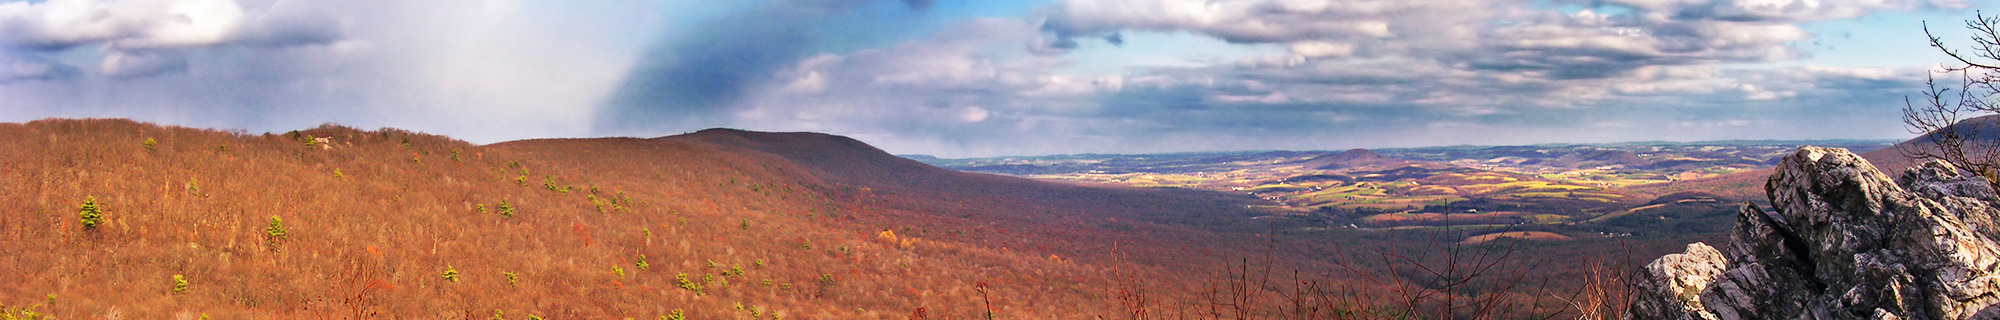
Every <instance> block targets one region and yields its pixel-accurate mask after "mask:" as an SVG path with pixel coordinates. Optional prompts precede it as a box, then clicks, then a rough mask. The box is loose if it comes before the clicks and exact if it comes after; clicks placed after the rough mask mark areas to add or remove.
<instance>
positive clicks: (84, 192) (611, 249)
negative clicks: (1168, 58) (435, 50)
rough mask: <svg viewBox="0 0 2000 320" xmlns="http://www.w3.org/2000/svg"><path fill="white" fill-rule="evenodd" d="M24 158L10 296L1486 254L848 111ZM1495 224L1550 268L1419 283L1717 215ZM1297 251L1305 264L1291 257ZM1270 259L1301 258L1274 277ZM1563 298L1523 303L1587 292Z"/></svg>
mask: <svg viewBox="0 0 2000 320" xmlns="http://www.w3.org/2000/svg"><path fill="white" fill-rule="evenodd" d="M0 177H5V179H0V208H5V209H0V210H4V211H5V212H0V213H4V214H0V239H4V240H0V254H5V255H7V256H9V257H12V259H13V260H12V261H14V263H8V264H0V282H4V283H8V284H10V285H8V286H0V313H5V314H7V315H10V316H17V317H28V316H30V315H35V316H44V315H46V316H52V317H56V318H100V317H101V318H114V319H116V318H141V319H198V318H202V317H209V318H211V319H268V318H339V319H350V318H352V319H359V318H378V317H383V318H452V319H460V318H467V319H469V318H480V319H488V318H505V319H524V318H528V317H530V316H534V317H538V318H543V319H618V318H634V319H654V318H658V317H665V316H670V315H674V314H679V315H682V316H683V317H685V318H687V319H714V318H760V319H762V318H769V319H780V318H789V319H906V318H919V317H916V316H918V315H928V317H930V318H944V317H951V318H961V319H975V318H982V317H983V316H984V315H986V314H987V313H988V312H991V314H993V315H995V316H996V318H1007V319H1050V318H1090V317H1100V316H1103V317H1116V318H1124V317H1128V316H1129V315H1132V314H1134V313H1135V312H1157V313H1160V314H1166V312H1179V314H1181V315H1183V316H1190V317H1197V318H1204V317H1229V316H1227V314H1225V313H1214V314H1209V313H1189V312H1193V311H1192V310H1196V309H1194V308H1195V307H1194V306H1201V305H1213V303H1220V301H1224V300H1231V301H1248V302H1244V303H1252V302H1255V303H1258V304H1255V305H1250V304H1243V305H1240V306H1239V307H1240V310H1238V311H1236V312H1239V313H1237V314H1244V315H1251V316H1249V317H1251V318H1258V317H1262V316H1266V315H1271V314H1273V313H1271V312H1290V311H1284V310H1293V311H1296V310H1298V309H1287V308H1292V307H1287V306H1306V305H1303V304H1299V305H1288V304H1284V303H1281V302H1284V301H1283V300H1282V299H1283V298H1282V297H1287V295H1284V294H1280V293H1283V292H1294V293H1296V292H1311V293H1312V295H1309V296H1300V295H1290V297H1318V298H1320V299H1325V300H1318V301H1319V302H1314V304H1311V306H1315V307H1312V308H1313V309H1311V310H1318V311H1311V312H1313V314H1326V315H1332V314H1335V313H1328V312H1350V313H1347V314H1350V315H1353V314H1366V315H1373V316H1372V317H1395V315H1396V314H1397V313H1396V312H1397V311H1394V310H1399V309H1396V308H1395V307H1390V306H1393V305H1394V304H1395V303H1396V302H1395V301H1398V300H1397V298H1396V297H1393V296H1382V295H1380V293H1382V292H1390V291H1388V290H1389V289H1392V288H1397V287H1398V286H1403V287H1404V288H1405V289H1408V288H1410V287H1408V286H1410V285H1411V284H1414V283H1436V281H1439V279H1436V278H1428V277H1423V276H1418V275H1414V274H1408V273H1399V272H1396V271H1394V270H1399V268H1410V267H1422V266H1437V265H1438V264H1439V263H1444V264H1447V265H1448V264H1451V263H1457V262H1453V261H1459V260H1449V259H1447V260H1438V259H1440V258H1443V257H1450V256H1452V255H1442V256H1439V255H1429V254H1427V253H1429V252H1437V251H1435V250H1442V249H1440V248H1444V247H1437V244H1448V245H1451V244H1455V243H1460V242H1459V240H1464V239H1469V238H1470V237H1471V236H1472V235H1470V234H1465V233H1462V232H1436V233H1410V232H1393V231H1366V232H1363V231H1354V230H1337V229H1324V228H1300V227H1299V226H1298V225H1297V224H1299V223H1301V222H1302V221H1308V220H1302V219H1299V218H1300V217H1298V216H1294V215H1292V214H1290V213H1286V212H1281V211H1279V212H1274V211H1271V210H1268V209H1267V208H1262V206H1259V205H1257V204H1259V203H1263V202H1261V201H1262V200H1259V199H1256V198H1252V197H1250V196H1248V195H1245V194H1242V193H1221V192H1210V191H1199V190H1188V189H1178V188H1133V187H1111V186H1086V185H1077V184H1068V183H1059V182H1047V181H1038V180H1031V179H1025V178H1017V177H1009V176H998V175H988V174H977V173H966V172H959V171H951V170H945V169H940V168H937V167H932V166H929V165H925V164H923V163H920V162H916V161H913V160H907V159H904V158H899V157H895V156H892V155H889V154H888V153H885V152H883V151H881V150H879V149H875V148H873V147H870V146H868V145H866V144H864V143H861V142H859V141H856V140H853V139H849V138H845V137H839V136H833V135H825V134H816V133H765V132H750V131H740V130H728V129H714V130H704V131H700V132H695V133H691V134H686V135H679V136H669V137H659V138H650V139H646V138H592V139H536V140H523V141H510V142H502V143H495V144H489V145H475V144H470V143H466V142H463V141H457V140H452V139H450V138H448V137H443V136H437V135H430V134H424V133H418V132H410V131H403V130H396V129H380V130H360V129H354V128H347V127H340V126H334V125H325V126H320V127H316V128H311V129H306V130H299V131H293V132H285V133H264V134H250V133H245V132H233V131H224V130H213V129H194V128H183V127H171V126H158V125H153V124H146V123H139V122H133V121H128V120H115V119H111V120H106V119H89V120H75V119H51V120H41V121H34V122H29V123H16V124H0ZM85 207H90V208H93V209H94V211H95V212H96V213H97V214H96V216H97V217H99V218H98V219H95V220H92V219H89V218H87V217H88V216H90V215H86V214H84V212H86V211H92V210H85V209H84V208H85ZM1488 238H1494V239H1485V238H1482V239H1481V240H1494V241H1470V242H1465V243H1476V244H1456V245H1452V246H1453V247H1450V248H1456V246H1459V245H1478V246H1482V247H1481V248H1485V249H1481V250H1505V251H1504V252H1518V253H1519V254H1518V255H1508V256H1509V257H1518V258H1513V260H1508V261H1510V262H1509V263H1508V264H1506V266H1507V268H1512V269H1508V270H1509V272H1495V273H1493V274H1507V275H1517V276H1518V277H1515V278H1509V279H1516V280H1520V279H1524V278H1519V277H1526V276H1529V275H1532V276H1534V277H1535V278H1536V279H1542V278H1546V279H1549V280H1544V281H1545V286H1544V287H1539V288H1534V289H1531V288H1518V289H1513V287H1511V286H1499V287H1492V286H1486V287H1480V288H1488V289H1479V290H1467V289H1465V288H1458V287H1450V286H1447V287H1438V288H1426V289H1421V290H1419V291H1407V290H1406V291H1405V292H1448V293H1447V294H1444V295H1441V296H1439V295H1433V296H1431V297H1442V296H1453V297H1457V296H1466V297H1473V296H1479V295H1482V294H1487V295H1492V296H1495V297H1506V299H1491V300H1486V301H1496V302H1514V301H1524V303H1528V304H1523V305H1524V306H1525V305H1536V304H1533V302H1535V301H1541V302H1550V301H1553V300H1549V299H1552V298H1550V297H1551V295H1549V293H1550V292H1555V291H1547V290H1556V291H1562V290H1570V291H1565V292H1575V291H1574V290H1578V289H1579V288H1582V287H1583V286H1585V285H1586V282H1580V281H1581V280H1578V279H1586V277H1583V276H1582V275H1586V274H1589V272H1593V271H1591V270H1593V269H1590V268H1591V267H1590V266H1598V267H1602V266H1604V263H1614V264H1615V263H1626V262H1617V261H1611V260H1592V259H1575V258H1569V257H1575V256H1578V255H1586V256H1592V255H1594V256H1610V255H1611V254H1612V253H1614V252H1621V251H1622V252H1627V254H1628V255H1631V254H1638V255H1639V256H1645V255H1649V254H1657V253H1661V252H1666V251H1668V250H1671V249H1673V246H1672V245H1674V244H1678V243H1682V242H1684V241H1685V240H1687V239H1686V238H1661V239H1657V240H1637V239H1635V240H1634V241H1623V240H1617V239H1603V238H1586V239H1574V240H1568V241H1570V242H1568V243H1565V244H1564V245H1563V246H1539V245H1532V244H1533V243H1534V241H1541V240H1538V239H1537V238H1534V237H1525V238H1523V237H1513V238H1509V237H1488ZM1516 238H1519V239H1516ZM1496 239H1497V240H1496ZM1523 241H1527V242H1523ZM1446 252H1471V251H1458V250H1455V249H1454V250H1453V251H1446ZM1381 257H1415V258H1412V259H1406V260H1400V261H1384V260H1379V259H1377V258H1381ZM1526 257H1533V260H1534V261H1553V262H1549V263H1547V264H1541V263H1530V262H1529V261H1527V260H1521V259H1527V258H1526ZM1253 258H1254V259H1253ZM1515 260H1521V261H1519V262H1518V263H1517V262H1511V261H1515ZM1592 261H1594V262H1592ZM1583 262H1592V263H1598V264H1593V265H1586V264H1581V263H1583ZM1253 266H1255V267H1256V268H1258V269H1252V267H1253ZM1252 270H1263V271H1261V273H1253V272H1251V271H1252ZM1286 270H1292V271H1295V272H1296V273H1291V278H1290V279H1293V280H1297V282H1296V283H1288V282H1285V281H1290V280H1281V281H1272V280H1274V279H1277V278H1273V275H1276V274H1283V273H1285V271H1286ZM1258 274H1261V276H1262V277H1264V278H1261V279H1265V280H1263V281H1272V282H1266V283H1265V284H1263V285H1257V286H1251V283H1252V282H1248V281H1251V279H1253V278H1250V277H1251V276H1253V275H1258ZM1454 281H1458V280H1454ZM1463 281H1468V282H1465V283H1482V284H1483V283H1493V282H1490V281H1493V280H1491V279H1466V280H1463ZM1468 285H1469V284H1468ZM1482 286H1485V285H1482ZM1253 287H1261V288H1263V289H1248V288H1253ZM1231 288H1234V289H1231ZM1293 290H1311V291H1293ZM1535 290H1544V291H1535ZM1346 294H1355V295H1346ZM1336 297H1345V298H1340V299H1344V300H1336V299H1335V298H1336ZM1364 297H1365V298H1364ZM1233 299H1244V300H1233ZM1301 299H1302V298H1301ZM1357 299H1358V300H1357ZM1418 301H1419V302H1421V301H1423V300H1418ZM1292 302H1296V303H1305V302H1302V301H1299V300H1294V301H1292ZM1539 305H1540V307H1522V308H1517V309H1509V310H1514V311H1510V312H1556V313H1560V312H1573V310H1568V309H1565V307H1561V305H1560V304H1554V303H1549V304H1539ZM1135 310H1136V311H1135ZM1147 310H1151V311H1147ZM1369 310H1374V311H1369ZM1351 312H1364V313H1351ZM1121 315H1124V316H1121Z"/></svg>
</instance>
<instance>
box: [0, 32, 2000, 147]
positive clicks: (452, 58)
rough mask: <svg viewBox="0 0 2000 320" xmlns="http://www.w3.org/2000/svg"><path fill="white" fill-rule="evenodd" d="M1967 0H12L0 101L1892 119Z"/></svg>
mask: <svg viewBox="0 0 2000 320" xmlns="http://www.w3.org/2000/svg"><path fill="white" fill-rule="evenodd" d="M1986 7H1990V5H1987V4H1983V3H1975V2H1970V1H1956V0H1880V1H1859V2H1839V3H1834V2H1818V1H1796V0H1767V1H1751V0H1739V1H1720V0H1718V1H1681V2H1665V1H1643V0H1613V1H1570V0H1556V1H1529V0H1447V1H1432V2H1421V3H1409V2H1401V1H1387V2H1377V1H1317V2H1316V1H1287V0H1238V1H1208V0H1151V1H1141V0H1045V1H1019V2H978V1H964V0H958V1H952V0H896V1H890V0H884V1H869V0H761V1H744V2H727V3H712V2H700V1H678V0H659V1H627V2H609V3H607V2H592V3H541V2H528V1H470V0H465V1H457V0H454V1H427V2H415V3H411V2H398V1H366V0H364V1H354V2H341V3H317V2H286V1H275V0H123V1H104V0H50V1H33V2H28V1H0V121H6V122H23V121H31V120H35V119H41V118H49V117H70V118H75V117H108V118H130V119H135V120H139V121H146V122H154V123H161V124H170V125H180V126H189V127H209V128H228V129H243V130H246V131H252V132H264V131H271V132H284V131H288V130H293V129H304V128H309V127H312V126H316V125H318V124H321V123H339V124H343V125H349V126H355V127H364V128H375V127H395V128H401V129H407V130H414V131H422V132H428V133H434V134H442V135H447V136H451V137H454V138H458V139H464V140H467V141H471V142H475V143H481V144H486V143H494V142H500V141H509V140H520V139H532V138H576V137H603V136H634V137H657V136H666V135H674V134H681V133H686V132H693V131H696V130H700V129H705V128H711V127H729V128H741V129H745V130H758V131H812V132H824V133H830V134H838V135H844V136H850V137H854V138H856V139H859V140H862V141H864V142H867V143H869V144H872V145H875V146H877V147H880V148H882V149H884V150H886V151H889V152H891V153H894V154H922V155H933V156H939V157H947V158H968V157H994V156H1029V155H1057V154H1084V153H1100V154H1145V153H1174V152H1204V151H1225V152H1226V151H1242V150H1344V149H1349V148H1401V147H1429V146H1450V145H1531V144H1546V143H1616V142H1630V141H1712V140H1822V139H1861V140H1903V139H1907V138H1908V137H1910V136H1911V134H1909V133H1908V132H1907V131H1905V130H1904V129H1903V127H1902V123H1901V122H1900V118H1899V113H1898V112H1899V111H1900V108H1901V107H1902V105H1903V104H1902V99H1903V98H1904V97H1905V96H1909V95H1915V94H1919V93H1921V92H1923V91H1922V90H1923V88H1922V86H1923V81H1924V76H1925V74H1926V70H1928V69H1929V68H1931V67H1932V66H1934V65H1936V64H1937V63H1940V62H1943V61H1945V59H1947V58H1946V57H1944V56H1943V55H1941V54H1939V53H1937V52H1936V51H1935V50H1934V49H1931V48H1929V47H1927V46H1926V43H1925V40H1926V39H1924V37H1923V35H1922V30H1923V29H1922V28H1923V26H1924V23H1926V22H1928V23H1929V26H1930V29H1931V30H1932V31H1936V32H1938V33H1939V35H1940V36H1942V37H1943V39H1944V40H1945V41H1946V42H1947V43H1948V44H1951V45H1954V46H1963V45H1969V44H1970V43H1967V42H1965V41H1963V39H1965V36H1966V35H1967V33H1966V32H1965V30H1964V29H1963V28H1961V26H1962V21H1963V20H1965V19H1969V18H1972V15H1973V12H1974V10H1977V9H1982V8H1986Z"/></svg>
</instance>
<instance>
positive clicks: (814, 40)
mask: <svg viewBox="0 0 2000 320" xmlns="http://www.w3.org/2000/svg"><path fill="white" fill-rule="evenodd" d="M872 1H873V0H782V1H772V2H767V3H763V4H760V5H757V6H756V7H755V8H754V9H752V10H748V11H744V12H738V13H735V14H731V15H728V16H724V17H721V18H718V19H715V20H713V21H709V22H707V23H705V24H703V25H701V27H699V29H698V30H694V31H693V32H691V33H690V34H689V35H688V36H685V37H682V38H678V39H670V40H668V41H666V42H664V43H662V44H661V45H658V46H656V47H655V48H653V49H651V50H649V52H647V53H645V54H644V55H642V56H641V57H640V61H639V62H638V65H637V66H636V67H634V68H633V70H632V71H631V72H630V73H628V74H627V75H626V76H625V80H624V83H623V84H621V85H619V87H618V88H617V89H616V91H615V92H613V93H612V94H611V96H610V100H609V102H608V103H607V105H606V106H605V109H604V111H603V112H602V113H601V116H600V120H599V121H598V123H599V125H598V126H599V128H600V130H606V131H626V130H637V131H655V132H656V131H661V129H689V130H691V129H699V128H705V127H710V126H719V125H726V124H727V123H729V119H728V118H729V117H730V116H731V114H730V113H731V111H732V110H733V109H734V108H733V107H734V106H735V104H736V103H737V102H738V101H740V100H742V99H743V97H744V96H745V95H746V94H748V92H747V91H748V90H750V89H751V88H752V87H754V86H756V85H760V84H763V83H765V82H767V81H770V80H771V78H770V76H771V74H773V73H774V72H777V71H779V70H781V69H782V68H784V67H786V66H789V65H791V64H793V63H795V62H797V61H798V60H799V59H802V58H805V57H808V56H811V55H813V54H817V53H821V52H824V51H828V50H830V49H831V48H832V47H835V46H841V45H848V43H844V42H846V41H856V40H854V39H839V38H838V37H840V36H843V34H840V33H837V32H830V31H829V30H835V29H839V27H841V26H839V25H835V24H833V23H834V22H833V21H831V20H833V19H836V18H841V17H842V16H843V15H845V14H849V13H850V12H853V11H855V10H856V9H857V7H859V6H862V5H865V4H867V3H869V2H872ZM903 3H904V4H905V5H907V6H908V7H910V8H912V9H914V10H922V9H924V8H928V7H930V6H931V5H932V1H930V0H904V1H903ZM877 23H893V22H881V21H878V22H877Z"/></svg>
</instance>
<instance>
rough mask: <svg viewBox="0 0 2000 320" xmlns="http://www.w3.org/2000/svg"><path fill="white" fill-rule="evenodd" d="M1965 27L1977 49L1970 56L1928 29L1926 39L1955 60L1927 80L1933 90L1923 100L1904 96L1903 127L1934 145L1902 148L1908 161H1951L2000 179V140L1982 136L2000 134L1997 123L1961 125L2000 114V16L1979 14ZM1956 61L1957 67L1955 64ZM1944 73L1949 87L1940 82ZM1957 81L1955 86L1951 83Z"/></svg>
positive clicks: (1940, 66) (1985, 122) (1925, 94)
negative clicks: (1955, 48)
mask: <svg viewBox="0 0 2000 320" xmlns="http://www.w3.org/2000/svg"><path fill="white" fill-rule="evenodd" d="M1965 28H1966V29H1970V30H1972V37H1971V38H1972V45H1971V46H1970V47H1971V51H1970V52H1969V53H1964V52H1960V51H1958V50H1953V49H1951V48H1949V47H1946V46H1945V42H1944V40H1943V39H1940V38H1939V37H1938V36H1937V35H1936V34H1935V33H1932V32H1931V30H1930V26H1929V25H1928V24H1926V25H1925V26H1924V35H1925V36H1927V37H1929V38H1930V41H1931V44H1930V46H1931V47H1932V48H1936V49H1937V50H1938V51H1940V52H1943V53H1944V54H1945V55H1946V56H1950V57H1951V58H1952V59H1953V60H1955V61H1954V62H1947V63H1946V64H1941V65H1939V68H1937V69H1933V70H1932V72H1931V73H1930V74H1929V75H1928V79H1926V80H1925V81H1924V83H1925V85H1927V86H1928V87H1929V89H1928V90H1926V91H1924V93H1923V96H1922V97H1921V99H1919V100H1921V101H1913V100H1912V99H1909V98H1905V99H1904V106H1903V124H1904V127H1905V128H1906V129H1909V130H1910V133H1913V134H1917V135H1919V141H1928V142H1931V143H1930V144H1928V145H1926V144H1923V143H1913V144H1905V145H1901V146H1900V147H1899V148H1898V151H1901V152H1902V154H1903V156H1904V157H1908V158H1911V159H1917V160H1930V159H1939V160H1944V161H1946V162H1950V163H1951V164H1952V165H1955V166H1958V167H1959V168H1963V169H1965V170H1969V171H1972V172H1973V173H1976V174H1979V175H1980V176H1983V177H1986V178H1987V180H2000V139H1995V138H1982V136H1983V135H1992V134H2000V132H1994V131H2000V127H1996V125H2000V124H1996V123H1995V121H1972V122H1965V123H1961V121H1964V120H1969V119H1972V118H1977V117H1980V116H1986V115H1994V114H2000V104H1996V103H2000V101H1995V99H1996V98H2000V16H1995V17H1987V16H1986V15H1985V14H1984V13H1977V14H1975V16H1974V18H1973V19H1972V20H1966V21H1965ZM1953 63H1956V64H1957V65H1953ZM1939 75H1943V76H1944V80H1945V81H1947V84H1945V85H1940V84H1939V83H1938V80H1939ZM1950 81H1957V82H1958V84H1957V86H1956V88H1954V87H1952V86H1951V85H1950V84H1949V82H1950Z"/></svg>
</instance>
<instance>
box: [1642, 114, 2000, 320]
mask: <svg viewBox="0 0 2000 320" xmlns="http://www.w3.org/2000/svg"><path fill="white" fill-rule="evenodd" d="M1764 190H1765V192H1766V193H1767V194H1768V195H1769V197H1770V201H1771V206H1772V209H1773V211H1774V212H1771V213H1766V212H1764V211H1763V210H1761V209H1759V208H1757V207H1756V206H1755V205H1751V204H1745V205H1744V206H1743V208H1742V209H1741V210H1739V211H1738V214H1737V217H1736V227H1735V228H1733V229H1731V231H1730V236H1729V243H1728V244H1726V245H1724V246H1722V248H1723V249H1722V250H1720V251H1718V250H1716V249H1715V248H1713V247H1710V246H1708V245H1706V244H1701V243H1696V244H1691V245H1689V246H1688V248H1687V250H1686V252H1683V253H1678V254H1670V255H1667V256H1665V257H1661V258H1660V259H1659V260H1656V261H1653V263H1651V264H1648V265H1647V266H1646V269H1645V270H1644V272H1642V274H1641V279H1640V281H1639V283H1638V288H1636V290H1637V292H1636V294H1635V301H1633V303H1632V305H1631V308H1630V310H1628V311H1629V312H1628V316H1627V318H1628V319H2000V306H1996V305H1997V304H2000V245H1996V244H2000V241H1997V240H2000V227H1996V221H2000V210H1995V205H1994V203H1995V201H1996V199H2000V197H1996V196H1995V193H1994V190H1993V187H1992V184H1991V183H1990V182H1988V181H1987V180H1986V179H1985V178H1981V177H1978V176H1975V175H1970V174H1965V173H1963V172H1961V170H1959V169H1958V168H1955V167H1953V166H1952V165H1950V164H1948V163H1945V162H1942V161H1932V162H1929V163H1925V164H1922V165H1920V166H1916V167H1913V168H1911V169H1909V170H1907V171H1905V172H1903V174H1902V175H1900V176H1898V178H1897V179H1895V180H1891V179H1889V177H1888V176H1887V175H1884V174H1882V172H1880V171H1879V170H1876V169H1875V167H1874V166H1873V165H1871V164H1869V163H1868V161H1866V160H1863V159H1862V158H1861V157H1860V156H1857V155H1855V154H1853V153H1850V152H1848V151H1847V150H1844V149H1835V148H1816V147H1802V148H1799V149H1798V150H1797V151H1796V152H1794V153H1793V154H1792V155H1790V156H1787V157H1785V158H1784V160H1782V161H1781V162H1780V163H1779V164H1778V167H1777V168H1776V169H1775V170H1774V172H1773V173H1772V174H1771V178H1770V180H1769V181H1768V182H1767V183H1766V184H1765V186H1764Z"/></svg>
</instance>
